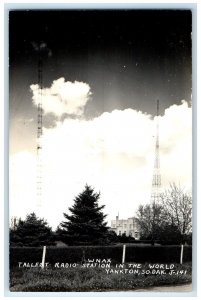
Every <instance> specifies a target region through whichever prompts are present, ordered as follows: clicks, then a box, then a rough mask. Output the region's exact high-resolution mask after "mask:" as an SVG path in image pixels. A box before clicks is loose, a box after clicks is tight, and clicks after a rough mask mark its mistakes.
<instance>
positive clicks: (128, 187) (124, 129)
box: [10, 101, 192, 227]
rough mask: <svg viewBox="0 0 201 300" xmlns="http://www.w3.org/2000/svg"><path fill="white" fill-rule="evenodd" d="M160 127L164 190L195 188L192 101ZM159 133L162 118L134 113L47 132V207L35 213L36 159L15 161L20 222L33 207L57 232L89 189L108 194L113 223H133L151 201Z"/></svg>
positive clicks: (104, 199)
mask: <svg viewBox="0 0 201 300" xmlns="http://www.w3.org/2000/svg"><path fill="white" fill-rule="evenodd" d="M159 122H160V161H161V175H162V184H163V189H165V188H166V187H168V185H169V182H172V181H174V182H176V183H177V184H178V183H180V184H181V186H185V187H186V188H190V187H191V166H192V157H191V136H192V134H191V108H190V107H188V105H187V103H186V102H185V101H183V102H182V103H181V104H180V105H173V106H171V107H169V108H168V109H166V111H165V114H164V116H161V117H160V118H159ZM155 129H156V119H152V117H151V116H149V115H147V114H143V113H142V112H139V111H135V110H133V109H126V110H114V111H113V112H111V113H107V112H105V113H103V114H102V115H101V116H99V117H97V118H94V119H92V120H79V119H70V118H68V119H65V120H64V121H63V122H60V121H58V122H57V124H56V126H55V127H54V128H49V129H44V135H43V141H42V143H43V158H42V161H43V207H42V208H41V209H38V210H37V207H34V205H35V203H36V200H35V198H34V197H35V196H34V189H35V187H34V185H35V182H36V180H35V178H36V176H32V175H33V172H34V164H35V163H36V162H35V157H32V156H31V155H27V154H26V155H25V154H23V153H22V154H18V155H15V156H13V157H12V159H11V161H12V164H11V172H10V174H11V177H12V182H11V191H12V195H11V205H10V207H11V210H12V215H13V214H14V211H15V209H16V210H17V209H18V207H20V209H21V208H22V207H23V208H24V207H27V206H26V205H25V206H24V205H23V203H26V204H27V203H29V211H30V210H31V207H32V210H34V211H36V212H37V213H38V214H39V215H40V214H41V215H42V216H44V217H45V218H47V219H48V220H49V222H50V223H51V224H52V225H53V226H54V227H55V226H57V225H58V223H59V222H60V221H61V220H63V214H62V213H63V212H64V211H66V209H67V208H68V207H70V206H71V205H72V204H73V199H74V197H75V196H76V195H77V194H78V193H79V192H81V191H82V190H83V188H84V185H85V184H86V183H88V184H89V185H92V186H93V187H94V188H95V190H96V191H99V190H100V191H101V200H100V201H101V204H105V205H106V207H105V213H107V214H108V221H110V220H111V219H113V218H115V215H116V214H117V213H118V211H119V214H120V217H124V218H127V217H131V216H133V215H134V213H135V210H136V208H137V207H138V205H139V204H143V203H148V202H149V201H150V195H151V181H152V175H153V165H154V150H155V138H154V136H155ZM22 166H24V167H23V168H22ZM29 166H30V168H29ZM24 182H25V183H26V187H27V190H26V189H25V190H24V189H23V184H24ZM13 187H14V188H13ZM14 191H15V195H14V194H13V193H14ZM30 191H32V192H33V194H32V193H31V195H30ZM19 195H20V196H19ZM55 203H56V205H55ZM49 207H52V209H49ZM24 211H25V208H24ZM29 211H28V212H29ZM109 224H110V223H109Z"/></svg>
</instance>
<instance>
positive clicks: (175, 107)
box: [8, 8, 194, 295]
mask: <svg viewBox="0 0 201 300" xmlns="http://www.w3.org/2000/svg"><path fill="white" fill-rule="evenodd" d="M192 20H193V16H192V10H191V9H188V8H186V9H185V8H183V9H182V8H180V9H178V8H177V9H173V8H172V9H171V8H170V9H155V8H153V9H137V8H132V9H126V8H125V9H123V8H121V9H95V8H93V9H80V8H79V9H26V10H25V9H11V10H10V11H9V18H8V28H9V31H8V43H9V46H8V56H9V57H8V60H9V71H8V72H9V289H10V292H66V293H69V292H82V293H86V292H125V293H129V292H149V293H150V292H159V293H160V292H182V293H183V292H186V294H188V293H189V292H192V275H193V272H194V270H193V267H192V258H193V257H192V253H193V251H192V250H193V243H192V237H193V230H192V228H193V226H192V223H193V219H192V212H193V208H194V207H193V205H192V203H193V201H192V200H193V199H192V195H193V188H192V136H193V132H192V121H193V120H192V107H193V105H194V93H193V89H192V86H193V80H192V42H193V41H192V40H193V39H192V37H193V34H192V24H193V23H192ZM68 295H70V294H68ZM149 295H150V294H149Z"/></svg>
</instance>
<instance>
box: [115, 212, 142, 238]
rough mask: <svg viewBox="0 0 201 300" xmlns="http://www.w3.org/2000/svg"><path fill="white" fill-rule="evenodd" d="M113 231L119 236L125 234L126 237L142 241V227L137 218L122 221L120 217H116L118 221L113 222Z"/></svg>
mask: <svg viewBox="0 0 201 300" xmlns="http://www.w3.org/2000/svg"><path fill="white" fill-rule="evenodd" d="M111 230H113V231H114V232H116V234H117V235H122V234H123V233H125V234H126V236H132V237H134V238H135V239H136V240H139V239H140V226H139V223H138V220H137V219H136V218H135V217H133V218H128V219H126V220H123V219H122V220H120V219H119V216H116V220H112V221H111Z"/></svg>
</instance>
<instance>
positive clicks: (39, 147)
mask: <svg viewBox="0 0 201 300" xmlns="http://www.w3.org/2000/svg"><path fill="white" fill-rule="evenodd" d="M42 99H43V66H42V55H41V45H39V59H38V106H37V114H38V115H37V186H36V189H37V205H38V206H41V205H42V134H43V106H42Z"/></svg>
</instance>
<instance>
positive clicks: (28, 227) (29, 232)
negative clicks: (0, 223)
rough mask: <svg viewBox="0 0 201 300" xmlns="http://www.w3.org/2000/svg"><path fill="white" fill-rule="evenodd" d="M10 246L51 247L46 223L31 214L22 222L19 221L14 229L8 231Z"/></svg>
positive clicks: (49, 233) (51, 236)
mask: <svg viewBox="0 0 201 300" xmlns="http://www.w3.org/2000/svg"><path fill="white" fill-rule="evenodd" d="M10 244H11V245H12V246H13V245H15V246H31V247H37V246H43V245H50V244H51V245H52V244H54V242H53V234H52V230H51V228H50V227H49V226H48V224H47V222H46V221H44V220H43V219H39V218H37V216H36V214H35V213H31V214H29V215H27V217H26V219H25V220H24V221H22V220H21V219H20V220H19V222H18V224H17V225H16V227H15V229H10Z"/></svg>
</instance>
